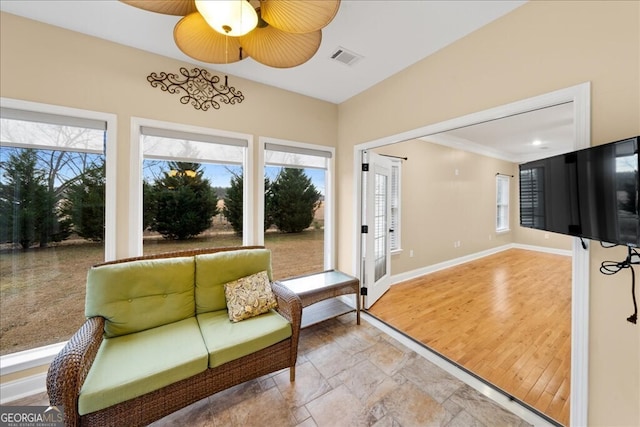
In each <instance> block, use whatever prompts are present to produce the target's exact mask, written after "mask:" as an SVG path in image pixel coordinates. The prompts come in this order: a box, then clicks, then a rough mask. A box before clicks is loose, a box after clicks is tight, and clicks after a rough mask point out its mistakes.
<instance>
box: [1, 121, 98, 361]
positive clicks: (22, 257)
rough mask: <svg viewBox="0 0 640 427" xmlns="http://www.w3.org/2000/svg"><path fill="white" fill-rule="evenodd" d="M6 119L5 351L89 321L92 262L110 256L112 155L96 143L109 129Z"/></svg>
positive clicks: (59, 336)
mask: <svg viewBox="0 0 640 427" xmlns="http://www.w3.org/2000/svg"><path fill="white" fill-rule="evenodd" d="M2 123H3V133H2V138H3V142H2V146H1V147H0V162H2V163H1V164H2V173H1V176H0V289H1V298H0V324H1V325H2V330H1V332H0V354H2V355H4V354H8V353H13V352H17V351H22V350H27V349H31V348H35V347H41V346H44V345H49V344H54V343H58V342H61V341H64V340H67V339H69V338H70V337H71V335H72V334H73V333H75V331H76V330H77V329H78V328H79V327H80V326H81V325H82V323H83V322H84V320H85V317H84V300H85V283H86V275H87V270H88V269H89V268H90V267H91V266H92V265H94V264H97V263H100V262H103V261H104V243H103V242H104V226H105V224H104V212H105V191H104V190H105V184H106V183H105V156H104V154H102V153H100V154H98V153H96V147H99V148H102V147H103V141H104V139H105V132H104V131H100V130H94V129H85V128H77V127H70V126H60V125H48V124H47V125H45V124H42V123H36V122H21V121H14V120H6V119H5V120H3V121H2ZM6 124H8V125H9V126H8V127H7V128H5V127H4V126H5V125H6ZM28 146H32V147H33V148H25V147H28ZM54 147H59V149H52V148H54ZM83 150H84V151H83ZM87 151H88V152H87ZM53 319H55V327H52V321H53Z"/></svg>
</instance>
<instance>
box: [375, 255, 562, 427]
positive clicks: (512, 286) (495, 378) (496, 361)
mask: <svg viewBox="0 0 640 427" xmlns="http://www.w3.org/2000/svg"><path fill="white" fill-rule="evenodd" d="M369 312H370V313H371V314H373V315H375V316H376V317H378V318H380V319H381V320H384V321H385V322H387V323H388V324H390V325H392V326H394V327H395V328H397V329H399V330H401V331H403V332H404V333H406V334H407V335H409V336H411V337H412V338H414V339H416V340H418V341H420V342H422V343H424V344H425V345H427V346H428V347H430V348H432V349H433V350H436V351H437V352H439V353H441V354H443V355H444V356H446V357H447V358H449V359H451V360H453V361H455V362H457V363H458V364H460V365H462V366H464V367H465V368H466V369H468V370H470V371H472V372H473V373H475V374H477V375H479V376H481V377H482V378H484V379H485V380H487V381H489V382H491V383H493V384H495V385H496V386H498V387H499V388H501V389H502V390H504V391H505V392H507V393H509V394H511V395H513V396H515V397H516V398H518V399H519V400H521V401H523V402H526V403H527V404H529V405H531V406H532V407H534V408H536V409H537V410H539V411H540V412H542V413H544V414H546V415H547V416H549V417H551V418H553V419H554V420H556V421H558V422H559V423H562V424H564V425H569V415H570V414H569V393H570V390H569V385H570V370H571V369H570V363H571V257H567V256H562V255H554V254H547V253H541V252H534V251H526V250H522V249H510V250H507V251H503V252H500V253H498V254H494V255H491V256H488V257H484V258H482V259H480V260H476V261H472V262H469V263H466V264H463V265H460V266H456V267H452V268H449V269H445V270H441V271H438V272H435V273H431V274H428V275H425V276H422V277H420V278H417V279H413V280H410V281H407V282H404V283H400V284H398V285H395V286H392V287H391V289H390V290H389V291H388V292H387V293H386V294H385V295H384V296H383V297H382V298H381V299H380V300H379V301H378V302H377V303H376V304H374V305H373V307H372V308H371V309H370V310H369Z"/></svg>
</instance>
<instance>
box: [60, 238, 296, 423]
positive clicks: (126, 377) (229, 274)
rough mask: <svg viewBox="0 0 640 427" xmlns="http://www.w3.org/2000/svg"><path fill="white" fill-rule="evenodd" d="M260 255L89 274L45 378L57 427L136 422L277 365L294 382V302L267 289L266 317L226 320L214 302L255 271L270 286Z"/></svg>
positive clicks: (236, 251) (188, 258)
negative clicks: (71, 327) (60, 417)
mask: <svg viewBox="0 0 640 427" xmlns="http://www.w3.org/2000/svg"><path fill="white" fill-rule="evenodd" d="M270 257H271V254H270V251H269V250H267V249H264V248H261V247H244V248H217V249H201V250H193V251H181V252H173V253H167V254H161V255H150V256H143V257H137V258H128V259H122V260H118V261H113V262H109V263H104V264H100V265H98V266H95V267H93V268H91V270H90V271H89V273H88V276H87V297H86V304H85V314H86V316H87V320H86V322H85V323H84V325H83V326H82V327H81V328H80V329H79V330H78V331H77V332H76V333H75V335H74V336H73V337H72V338H71V340H70V341H69V342H68V343H67V345H66V346H65V347H64V348H63V349H62V351H61V352H60V353H59V354H58V355H57V356H56V358H55V359H54V361H53V362H52V363H51V366H50V368H49V372H48V375H47V391H48V394H49V399H50V403H51V405H55V406H58V407H60V406H62V407H64V413H65V424H66V425H74V426H75V425H95V426H108V425H113V426H125V425H126V426H138V425H146V424H149V423H150V422H152V421H155V420H157V419H160V418H162V417H164V416H166V415H168V414H170V413H172V412H174V411H176V410H178V409H180V408H183V407H185V406H187V405H190V404H191V403H194V402H196V401H198V400H200V399H203V398H205V397H207V396H209V395H211V394H213V393H216V392H218V391H221V390H223V389H226V388H228V387H231V386H234V385H237V384H240V383H243V382H245V381H248V380H251V379H255V378H258V377H260V376H263V375H266V374H269V373H272V372H275V371H278V370H281V369H284V368H289V370H290V380H291V381H294V379H295V364H296V359H297V351H298V336H299V331H300V319H301V316H302V306H301V303H300V299H299V298H298V297H297V296H296V295H295V294H294V293H292V292H291V291H290V290H288V289H287V288H285V287H284V286H282V285H279V284H278V283H277V282H273V283H271V289H272V290H273V294H275V297H276V300H277V303H278V307H277V309H276V310H270V311H269V312H267V313H264V314H261V315H258V316H255V317H251V318H249V319H246V320H242V321H239V322H231V321H230V320H229V317H228V315H227V313H226V308H225V305H224V304H225V302H224V299H225V294H224V284H225V283H229V282H231V281H235V280H236V279H240V278H242V277H246V276H250V275H253V274H255V273H258V272H260V271H265V270H266V271H267V273H268V275H269V276H268V277H269V280H271V278H272V276H271V258H270ZM262 275H263V277H264V273H262ZM263 282H264V281H263ZM268 285H269V283H268V282H267V283H266V286H267V287H268Z"/></svg>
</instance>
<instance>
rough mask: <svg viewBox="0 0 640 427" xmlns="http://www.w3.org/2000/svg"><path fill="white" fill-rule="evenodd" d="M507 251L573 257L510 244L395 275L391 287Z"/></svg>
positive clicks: (542, 248) (533, 247) (528, 246)
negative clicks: (522, 250) (525, 251)
mask: <svg viewBox="0 0 640 427" xmlns="http://www.w3.org/2000/svg"><path fill="white" fill-rule="evenodd" d="M507 249H525V250H529V251H537V252H545V253H551V254H556V255H565V256H571V255H572V253H573V252H572V251H571V250H563V249H554V248H547V247H544V246H533V245H522V244H519V243H510V244H507V245H502V246H497V247H495V248H491V249H487V250H485V251H480V252H476V253H473V254H469V255H465V256H462V257H459V258H454V259H450V260H447V261H443V262H439V263H437V264H432V265H428V266H426V267H420V268H417V269H415V270H411V271H407V272H404V273H400V274H394V275H393V276H391V285H392V286H393V285H396V284H398V283H401V282H405V281H407V280H411V279H415V278H417V277H420V276H424V275H426V274H430V273H435V272H436V271H439V270H443V269H445V268H449V267H454V266H456V265H460V264H464V263H466V262H470V261H475V260H477V259H480V258H484V257H486V256H489V255H493V254H497V253H498V252H502V251H506V250H507Z"/></svg>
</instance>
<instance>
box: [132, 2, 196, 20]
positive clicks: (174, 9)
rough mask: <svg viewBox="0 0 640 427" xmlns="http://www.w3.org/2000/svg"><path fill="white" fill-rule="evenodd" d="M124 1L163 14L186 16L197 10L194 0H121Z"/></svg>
mask: <svg viewBox="0 0 640 427" xmlns="http://www.w3.org/2000/svg"><path fill="white" fill-rule="evenodd" d="M120 1H121V2H122V3H125V4H128V5H131V6H134V7H137V8H139V9H144V10H148V11H150V12H157V13H162V14H163V15H176V16H186V15H188V14H190V13H193V12H195V11H197V9H196V2H195V1H194V0H120Z"/></svg>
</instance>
